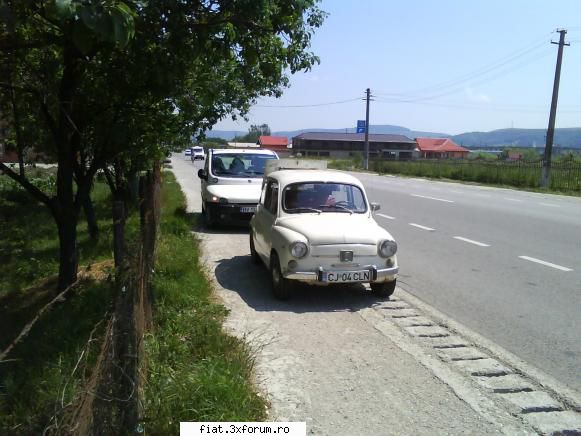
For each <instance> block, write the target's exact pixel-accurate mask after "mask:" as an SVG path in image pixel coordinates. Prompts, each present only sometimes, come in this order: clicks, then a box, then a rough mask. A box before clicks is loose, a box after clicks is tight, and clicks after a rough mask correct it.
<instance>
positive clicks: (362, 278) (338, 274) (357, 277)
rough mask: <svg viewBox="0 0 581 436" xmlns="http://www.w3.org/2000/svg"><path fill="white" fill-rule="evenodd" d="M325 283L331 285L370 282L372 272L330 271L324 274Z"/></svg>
mask: <svg viewBox="0 0 581 436" xmlns="http://www.w3.org/2000/svg"><path fill="white" fill-rule="evenodd" d="M323 281H324V282H329V283H351V282H369V281H371V271H370V270H363V271H328V272H325V273H323Z"/></svg>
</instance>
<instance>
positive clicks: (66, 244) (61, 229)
mask: <svg viewBox="0 0 581 436" xmlns="http://www.w3.org/2000/svg"><path fill="white" fill-rule="evenodd" d="M63 212H64V211H63ZM57 227H58V234H59V244H60V258H59V262H60V263H59V278H58V288H59V290H64V289H66V288H67V287H68V286H70V285H72V284H73V283H74V282H75V281H76V280H77V271H78V267H79V250H78V247H77V223H76V219H74V214H73V213H70V214H67V213H66V212H65V213H64V214H62V216H61V218H59V219H57Z"/></svg>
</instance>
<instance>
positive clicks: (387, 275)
mask: <svg viewBox="0 0 581 436" xmlns="http://www.w3.org/2000/svg"><path fill="white" fill-rule="evenodd" d="M361 269H370V270H371V282H391V281H392V280H395V279H396V278H397V273H398V272H399V266H393V267H391V268H383V269H378V268H377V267H376V266H374V265H372V266H369V267H365V268H361ZM325 271H331V270H323V268H319V270H318V271H311V272H307V271H302V272H301V271H293V272H288V273H287V274H285V275H284V277H285V278H287V279H290V280H300V281H306V282H321V283H326V282H323V279H322V277H323V272H325Z"/></svg>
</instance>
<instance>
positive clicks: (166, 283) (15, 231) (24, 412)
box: [0, 173, 265, 434]
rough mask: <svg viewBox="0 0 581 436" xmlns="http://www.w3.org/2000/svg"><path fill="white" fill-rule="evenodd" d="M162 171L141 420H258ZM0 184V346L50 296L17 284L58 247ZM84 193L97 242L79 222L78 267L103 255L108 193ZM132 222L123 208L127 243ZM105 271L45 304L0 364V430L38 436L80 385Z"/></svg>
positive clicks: (259, 405) (260, 410) (244, 353)
mask: <svg viewBox="0 0 581 436" xmlns="http://www.w3.org/2000/svg"><path fill="white" fill-rule="evenodd" d="M164 177H165V183H164V186H163V197H162V203H163V211H162V222H161V234H162V236H161V238H160V240H159V251H158V260H157V265H156V272H155V274H154V283H153V285H154V292H155V298H156V299H155V302H154V304H155V307H154V329H153V332H152V333H151V334H149V335H148V337H147V338H146V351H147V354H148V355H147V361H146V365H147V366H148V373H147V374H148V384H147V391H146V400H147V401H146V407H147V419H146V421H145V422H144V426H145V428H146V431H147V432H148V433H149V434H169V433H173V434H178V432H179V430H178V428H179V422H180V421H196V420H209V421H220V420H230V421H247V420H248V421H254V420H261V419H263V418H264V417H265V402H264V400H263V399H261V398H260V396H258V395H257V393H256V392H255V390H254V387H253V385H252V383H251V377H252V375H251V374H252V368H253V358H252V354H251V353H250V351H249V350H248V348H247V346H246V345H245V344H244V343H243V342H241V341H239V340H237V339H235V338H233V337H231V336H228V335H226V334H224V332H223V331H222V321H223V319H224V317H225V316H226V309H225V308H224V307H223V306H222V305H220V304H217V303H216V302H215V301H213V300H212V296H211V291H210V287H209V285H208V283H207V281H206V278H205V276H204V275H203V273H202V272H201V269H200V266H199V264H198V246H197V243H196V241H195V240H194V239H193V237H192V235H191V233H190V229H191V227H192V226H193V224H194V221H193V218H192V217H191V216H190V215H188V214H186V212H185V208H184V206H183V205H184V201H185V200H184V197H183V194H182V193H181V191H180V190H179V186H178V185H177V183H176V182H175V179H174V178H173V175H171V174H167V173H165V174H164ZM0 180H2V179H1V178H0ZM2 181H3V182H5V180H2ZM0 185H1V186H0V196H2V197H1V198H2V202H1V204H0V209H1V210H2V213H3V215H2V216H3V217H4V216H5V215H4V212H7V216H6V220H9V222H10V225H11V231H10V232H9V231H5V229H4V226H2V229H1V230H2V234H1V237H2V241H3V243H5V242H6V243H8V242H9V243H10V244H11V247H12V249H20V250H21V251H19V252H18V255H17V256H16V255H10V256H9V254H10V252H7V251H3V252H2V255H3V256H4V257H3V258H2V260H3V261H4V262H7V263H8V265H4V264H3V265H0V268H2V269H1V270H0V271H1V273H2V274H3V278H4V279H5V280H8V281H10V282H11V283H12V286H10V287H5V288H2V289H3V292H4V293H5V294H4V297H3V298H2V296H1V294H0V333H1V334H0V339H1V341H0V342H3V343H4V344H3V346H1V347H0V349H4V346H5V345H7V343H9V342H10V340H11V339H12V338H13V337H14V336H15V335H16V334H17V333H18V331H20V329H21V328H22V327H23V325H24V323H25V322H26V321H28V320H29V319H30V318H31V316H32V315H34V314H35V313H36V311H37V310H38V309H39V308H40V307H42V306H43V305H44V304H45V303H46V302H47V301H49V300H50V298H51V296H52V295H54V293H52V289H51V286H50V283H48V285H45V286H37V287H36V288H33V289H30V288H27V286H29V285H30V284H31V283H35V282H39V281H40V282H42V281H43V280H42V279H44V278H46V277H47V276H48V275H52V274H54V273H56V271H57V269H58V264H57V263H56V257H57V253H58V243H57V239H56V229H55V228H54V225H53V224H52V221H51V219H50V216H49V215H46V214H45V213H44V206H42V205H40V204H38V203H36V202H34V201H30V199H29V198H28V196H26V195H22V193H21V192H20V191H18V190H17V189H16V190H15V187H14V186H12V185H11V184H10V183H3V184H2V183H0ZM95 189H96V191H95V200H96V201H95V203H96V204H95V206H96V208H97V213H98V216H99V219H100V224H101V232H102V235H101V241H100V242H99V244H98V245H97V246H95V247H91V245H90V241H89V240H88V236H87V230H86V226H85V225H84V223H83V224H81V226H80V227H81V229H80V231H79V234H80V237H79V239H80V246H81V250H82V257H81V261H82V263H86V262H95V261H96V260H100V259H109V258H110V257H111V254H110V253H111V248H110V230H109V226H110V224H109V223H110V222H109V221H107V218H108V214H109V196H108V193H107V191H106V187H105V186H103V185H99V184H97V185H96V187H95ZM101 189H103V190H102V191H101ZM7 192H8V195H7V196H6V193H7ZM7 198H10V200H6V199H7ZM3 219H4V218H3ZM3 224H4V223H3ZM138 228H139V225H138V217H137V216H136V214H134V215H133V216H132V218H131V219H130V220H129V222H128V225H127V229H126V230H127V234H128V239H129V240H131V239H133V238H135V237H136V235H137V234H138ZM25 235H26V238H25V237H24V236H25ZM20 239H26V240H20ZM30 239H38V241H29V240H30ZM101 244H102V245H101ZM52 257H54V258H55V259H54V260H52ZM32 258H35V259H38V262H40V264H39V265H37V267H34V268H32V267H30V266H28V265H27V264H28V263H34V260H31V259H32ZM26 268H28V269H26ZM93 269H94V268H93ZM23 271H24V272H23ZM12 274H14V275H15V276H16V277H12ZM106 275H107V274H106V273H105V274H104V275H103V274H102V275H101V279H100V281H97V280H85V281H83V282H82V283H81V284H80V285H79V286H78V287H77V288H75V291H74V295H73V296H72V298H70V299H68V300H67V301H65V302H62V303H58V304H56V305H55V306H54V307H53V308H52V309H51V310H50V311H48V312H47V313H46V314H45V315H44V316H43V317H42V318H41V319H40V320H39V322H38V323H37V324H36V325H35V326H34V327H33V328H32V330H31V331H30V333H29V335H28V336H27V337H26V338H25V339H24V340H23V341H22V342H21V343H20V344H19V345H17V346H16V347H15V348H14V350H13V351H12V352H11V354H10V355H9V356H8V360H7V361H4V362H2V363H1V364H0V434H42V433H43V431H44V429H46V428H47V427H48V426H51V425H54V424H55V423H62V419H63V417H64V416H65V415H66V414H67V413H68V412H70V408H71V404H73V402H74V400H75V398H77V397H78V395H79V394H81V393H82V392H83V390H84V389H85V382H86V378H87V377H88V376H89V374H90V373H91V367H92V365H93V364H94V362H95V360H96V357H97V354H98V352H99V347H100V344H101V338H102V335H103V331H104V327H105V325H104V324H105V321H104V319H105V314H106V313H107V311H110V310H111V307H112V298H113V295H112V286H111V283H109V281H108V280H107V279H106V278H104V277H106ZM53 285H54V283H53Z"/></svg>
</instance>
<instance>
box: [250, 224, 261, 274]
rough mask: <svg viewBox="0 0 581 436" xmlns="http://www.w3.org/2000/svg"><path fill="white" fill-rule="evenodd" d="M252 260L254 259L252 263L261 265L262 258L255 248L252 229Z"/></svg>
mask: <svg viewBox="0 0 581 436" xmlns="http://www.w3.org/2000/svg"><path fill="white" fill-rule="evenodd" d="M250 258H251V259H252V263H254V264H256V265H258V264H259V263H260V256H258V253H257V252H256V249H255V248H254V238H253V237H252V229H251V230H250Z"/></svg>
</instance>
